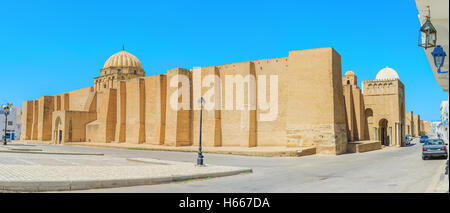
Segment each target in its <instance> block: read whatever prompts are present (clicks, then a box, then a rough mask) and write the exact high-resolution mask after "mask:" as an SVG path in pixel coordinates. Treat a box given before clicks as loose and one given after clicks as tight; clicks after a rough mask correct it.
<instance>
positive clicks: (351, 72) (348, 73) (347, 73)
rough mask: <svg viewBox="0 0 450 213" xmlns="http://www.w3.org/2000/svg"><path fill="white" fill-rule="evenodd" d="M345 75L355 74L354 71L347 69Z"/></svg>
mask: <svg viewBox="0 0 450 213" xmlns="http://www.w3.org/2000/svg"><path fill="white" fill-rule="evenodd" d="M345 75H355V73H354V72H353V71H351V70H349V71H347V72H346V73H345Z"/></svg>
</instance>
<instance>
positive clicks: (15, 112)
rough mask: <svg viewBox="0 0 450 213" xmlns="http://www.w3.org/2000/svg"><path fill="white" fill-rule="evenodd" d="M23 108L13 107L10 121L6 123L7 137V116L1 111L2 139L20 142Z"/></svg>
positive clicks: (0, 137) (0, 131)
mask: <svg viewBox="0 0 450 213" xmlns="http://www.w3.org/2000/svg"><path fill="white" fill-rule="evenodd" d="M21 116H22V115H21V107H20V106H12V108H11V110H10V112H9V115H8V121H7V123H6V125H7V128H6V135H5V114H4V113H3V111H2V110H1V109H0V139H2V140H3V139H4V138H5V136H6V139H7V140H19V139H20V130H21Z"/></svg>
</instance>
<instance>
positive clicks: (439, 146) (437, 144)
mask: <svg viewBox="0 0 450 213" xmlns="http://www.w3.org/2000/svg"><path fill="white" fill-rule="evenodd" d="M447 156H448V153H447V144H446V143H444V141H443V140H442V139H429V140H428V141H427V142H425V144H423V149H422V159H423V160H425V159H428V158H430V157H443V158H445V159H447Z"/></svg>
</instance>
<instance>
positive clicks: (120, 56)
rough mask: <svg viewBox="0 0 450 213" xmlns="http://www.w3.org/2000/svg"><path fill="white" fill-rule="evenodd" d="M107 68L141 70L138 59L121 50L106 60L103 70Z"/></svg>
mask: <svg viewBox="0 0 450 213" xmlns="http://www.w3.org/2000/svg"><path fill="white" fill-rule="evenodd" d="M109 67H135V68H142V66H141V62H140V61H139V59H138V58H137V57H136V56H134V55H132V54H131V53H129V52H127V51H125V50H122V51H120V52H118V53H116V54H114V55H112V56H111V57H109V58H108V60H106V62H105V65H103V68H109Z"/></svg>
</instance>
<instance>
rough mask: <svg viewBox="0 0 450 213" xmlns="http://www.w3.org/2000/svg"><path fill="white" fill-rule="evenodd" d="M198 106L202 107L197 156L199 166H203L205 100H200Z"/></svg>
mask: <svg viewBox="0 0 450 213" xmlns="http://www.w3.org/2000/svg"><path fill="white" fill-rule="evenodd" d="M198 104H199V105H200V136H199V141H198V156H197V166H203V153H202V121H203V119H202V112H203V105H205V99H203V97H201V98H200V99H198Z"/></svg>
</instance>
